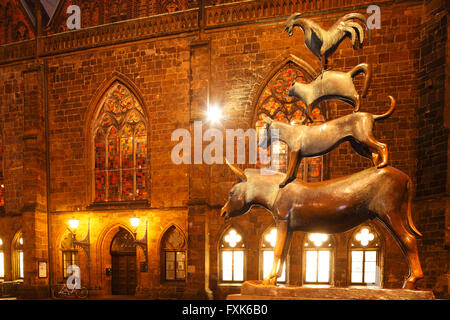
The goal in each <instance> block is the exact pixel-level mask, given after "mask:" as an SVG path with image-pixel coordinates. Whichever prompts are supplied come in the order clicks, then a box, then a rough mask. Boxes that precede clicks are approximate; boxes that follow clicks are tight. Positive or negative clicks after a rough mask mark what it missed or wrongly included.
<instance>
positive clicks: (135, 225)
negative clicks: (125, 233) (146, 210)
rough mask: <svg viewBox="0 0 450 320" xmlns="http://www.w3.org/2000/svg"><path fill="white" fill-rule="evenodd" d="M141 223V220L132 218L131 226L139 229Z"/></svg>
mask: <svg viewBox="0 0 450 320" xmlns="http://www.w3.org/2000/svg"><path fill="white" fill-rule="evenodd" d="M139 221H140V219H139V218H136V217H133V218H130V224H131V226H132V227H133V228H137V227H138V225H139Z"/></svg>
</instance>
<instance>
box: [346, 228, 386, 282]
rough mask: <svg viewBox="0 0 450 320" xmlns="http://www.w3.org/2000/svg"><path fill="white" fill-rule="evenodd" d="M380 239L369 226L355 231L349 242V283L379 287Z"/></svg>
mask: <svg viewBox="0 0 450 320" xmlns="http://www.w3.org/2000/svg"><path fill="white" fill-rule="evenodd" d="M380 260H381V257H380V239H379V237H378V235H377V233H376V232H375V231H374V230H373V229H372V228H371V227H369V226H363V227H361V228H359V229H357V230H356V231H355V232H354V233H353V236H352V238H351V242H350V268H351V270H350V274H351V276H350V282H351V284H353V285H375V286H380V283H381V281H380V279H381V264H380Z"/></svg>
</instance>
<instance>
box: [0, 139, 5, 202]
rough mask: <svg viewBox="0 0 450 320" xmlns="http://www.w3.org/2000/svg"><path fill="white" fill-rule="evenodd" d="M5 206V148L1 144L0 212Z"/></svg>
mask: <svg viewBox="0 0 450 320" xmlns="http://www.w3.org/2000/svg"><path fill="white" fill-rule="evenodd" d="M0 138H1V137H0ZM0 142H1V139H0ZM4 206H5V184H4V179H3V146H2V145H1V143H0V210H3V207H4Z"/></svg>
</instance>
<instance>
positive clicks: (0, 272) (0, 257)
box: [0, 238, 5, 280]
mask: <svg viewBox="0 0 450 320" xmlns="http://www.w3.org/2000/svg"><path fill="white" fill-rule="evenodd" d="M4 278H5V254H4V252H3V239H2V238H0V280H3V279H4Z"/></svg>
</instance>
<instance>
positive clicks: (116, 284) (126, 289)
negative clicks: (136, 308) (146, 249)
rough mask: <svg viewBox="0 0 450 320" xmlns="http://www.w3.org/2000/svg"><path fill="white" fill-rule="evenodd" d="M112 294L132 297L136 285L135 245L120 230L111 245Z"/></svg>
mask: <svg viewBox="0 0 450 320" xmlns="http://www.w3.org/2000/svg"><path fill="white" fill-rule="evenodd" d="M111 260H112V294H120V295H134V294H135V292H136V285H137V266H136V244H135V242H134V238H133V236H132V235H131V234H130V233H129V232H128V231H127V230H125V229H120V230H119V232H118V233H117V234H116V236H115V237H114V239H113V241H112V243H111Z"/></svg>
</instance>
